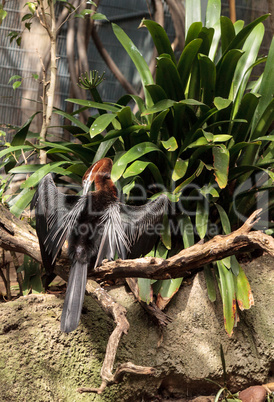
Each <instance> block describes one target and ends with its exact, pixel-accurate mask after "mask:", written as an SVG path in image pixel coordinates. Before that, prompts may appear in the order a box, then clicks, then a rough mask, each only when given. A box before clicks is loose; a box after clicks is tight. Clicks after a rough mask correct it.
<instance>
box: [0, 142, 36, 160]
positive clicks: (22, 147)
mask: <svg viewBox="0 0 274 402" xmlns="http://www.w3.org/2000/svg"><path fill="white" fill-rule="evenodd" d="M31 149H33V147H32V146H30V145H16V146H14V147H11V146H10V147H7V148H5V149H3V151H0V158H3V156H5V155H7V154H11V153H13V152H15V151H19V150H22V151H30V150H31Z"/></svg>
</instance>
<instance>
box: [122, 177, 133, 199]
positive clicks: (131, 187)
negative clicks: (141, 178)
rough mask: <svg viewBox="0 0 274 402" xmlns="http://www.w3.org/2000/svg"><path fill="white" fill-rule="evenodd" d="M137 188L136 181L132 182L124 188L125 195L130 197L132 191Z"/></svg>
mask: <svg viewBox="0 0 274 402" xmlns="http://www.w3.org/2000/svg"><path fill="white" fill-rule="evenodd" d="M134 187H135V180H132V181H131V182H129V183H128V184H126V185H125V186H124V187H123V194H126V195H129V194H130V192H131V190H132V189H133V188H134Z"/></svg>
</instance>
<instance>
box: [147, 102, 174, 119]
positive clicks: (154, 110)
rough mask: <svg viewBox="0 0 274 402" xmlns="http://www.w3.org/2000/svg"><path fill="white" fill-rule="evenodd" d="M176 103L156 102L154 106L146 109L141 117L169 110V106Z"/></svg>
mask: <svg viewBox="0 0 274 402" xmlns="http://www.w3.org/2000/svg"><path fill="white" fill-rule="evenodd" d="M175 103H176V101H174V100H171V99H164V100H160V101H159V102H157V103H156V104H155V105H153V106H152V107H150V108H148V109H146V110H145V111H144V112H143V113H142V116H145V115H147V114H154V113H158V112H162V111H163V110H166V109H169V108H170V107H171V106H173V105H174V104H175Z"/></svg>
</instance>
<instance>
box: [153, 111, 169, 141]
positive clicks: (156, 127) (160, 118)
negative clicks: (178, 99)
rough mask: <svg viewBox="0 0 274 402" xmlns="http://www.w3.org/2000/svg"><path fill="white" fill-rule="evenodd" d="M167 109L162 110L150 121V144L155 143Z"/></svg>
mask: <svg viewBox="0 0 274 402" xmlns="http://www.w3.org/2000/svg"><path fill="white" fill-rule="evenodd" d="M168 112H169V109H166V110H163V111H162V112H160V113H159V114H158V115H157V116H156V117H155V118H154V119H153V121H152V123H151V128H150V140H151V141H152V142H155V143H157V141H158V138H159V134H160V130H161V128H162V126H163V124H164V120H165V117H166V115H167V114H168Z"/></svg>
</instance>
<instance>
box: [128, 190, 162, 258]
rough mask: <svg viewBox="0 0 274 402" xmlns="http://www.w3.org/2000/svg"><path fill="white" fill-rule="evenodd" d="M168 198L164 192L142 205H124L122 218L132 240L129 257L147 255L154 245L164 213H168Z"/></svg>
mask: <svg viewBox="0 0 274 402" xmlns="http://www.w3.org/2000/svg"><path fill="white" fill-rule="evenodd" d="M168 204H169V201H168V198H167V196H166V195H164V194H162V195H160V196H159V197H158V198H156V199H155V200H152V201H149V202H148V203H147V204H144V205H141V206H130V205H124V204H123V205H122V208H121V219H122V222H123V227H124V231H125V233H126V235H127V237H128V239H129V241H130V244H131V247H130V252H128V253H127V258H138V257H140V256H145V255H146V254H148V253H149V252H150V250H151V249H152V247H153V246H154V244H155V242H156V240H157V238H158V237H159V235H160V232H161V225H158V224H160V223H162V221H163V217H164V214H165V213H167V208H168Z"/></svg>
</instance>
